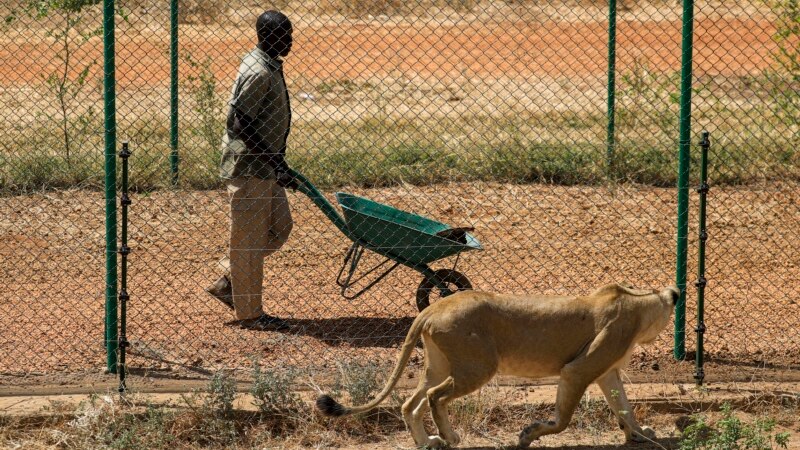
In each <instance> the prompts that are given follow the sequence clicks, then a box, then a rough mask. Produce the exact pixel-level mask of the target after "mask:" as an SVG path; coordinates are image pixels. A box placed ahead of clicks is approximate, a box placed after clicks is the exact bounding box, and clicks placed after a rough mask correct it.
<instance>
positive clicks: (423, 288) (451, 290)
mask: <svg viewBox="0 0 800 450" xmlns="http://www.w3.org/2000/svg"><path fill="white" fill-rule="evenodd" d="M435 273H436V276H437V277H438V278H439V279H440V280H442V281H444V284H446V285H447V293H445V294H444V295H441V294H442V293H441V291H440V290H439V289H438V288H437V287H436V282H435V281H434V279H433V277H428V278H425V279H424V280H422V283H420V284H419V287H418V288H417V309H419V310H420V312H422V310H423V309H425V308H427V307H428V306H430V304H431V297H432V296H434V297H436V298H443V297H447V296H448V295H452V294H455V293H456V292H458V291H466V290H470V289H472V283H470V282H469V278H467V276H466V275H464V274H463V273H461V272H458V271H456V270H453V269H439V270H437V271H436V272H435ZM439 296H441V297H439Z"/></svg>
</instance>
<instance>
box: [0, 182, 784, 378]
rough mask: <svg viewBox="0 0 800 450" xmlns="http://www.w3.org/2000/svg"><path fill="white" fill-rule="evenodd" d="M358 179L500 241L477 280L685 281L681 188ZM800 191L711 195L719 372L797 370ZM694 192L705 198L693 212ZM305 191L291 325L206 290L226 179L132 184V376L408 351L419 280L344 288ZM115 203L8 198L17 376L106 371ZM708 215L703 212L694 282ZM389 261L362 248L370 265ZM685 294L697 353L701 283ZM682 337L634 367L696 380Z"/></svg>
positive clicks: (401, 273) (1, 323) (288, 301)
mask: <svg viewBox="0 0 800 450" xmlns="http://www.w3.org/2000/svg"><path fill="white" fill-rule="evenodd" d="M353 192H354V193H356V194H359V195H364V196H366V197H368V198H370V199H373V200H376V201H379V202H382V203H386V204H390V205H393V206H396V207H399V208H401V209H405V210H408V211H413V212H416V213H420V214H423V215H427V216H429V217H433V218H435V219H438V220H441V221H443V222H445V223H448V224H451V225H453V226H465V225H469V226H474V227H475V229H476V231H475V235H476V236H477V237H478V239H479V240H480V241H481V243H482V245H483V247H484V249H485V250H483V251H474V252H468V253H464V254H462V256H461V258H460V260H459V261H458V268H459V270H461V271H463V272H464V273H465V274H466V275H467V276H468V277H469V279H470V280H471V281H472V284H473V285H474V287H475V288H477V289H489V290H494V291H500V292H543V293H587V292H588V291H590V290H591V289H592V288H594V287H595V286H598V285H601V284H604V283H608V282H614V281H628V282H631V283H632V284H634V285H638V286H664V285H667V284H670V283H673V282H674V275H673V274H674V270H675V268H674V267H673V265H674V260H675V257H674V251H675V232H676V230H675V226H676V225H675V224H676V221H675V211H676V199H675V192H674V190H673V189H657V188H649V187H638V186H621V187H615V188H605V187H558V186H546V185H536V186H519V185H501V184H491V183H489V184H486V183H477V184H448V185H440V186H430V187H422V188H420V187H413V186H408V185H405V186H400V187H396V188H391V189H375V190H361V189H356V190H353ZM798 199H800V186H796V185H765V186H760V187H751V188H745V187H737V188H720V189H714V190H713V191H712V194H711V196H710V200H709V201H710V204H711V205H713V206H711V207H710V208H709V233H710V236H711V238H710V241H709V247H708V262H707V278H708V279H709V280H710V285H709V288H708V289H707V293H706V299H707V300H706V301H707V304H706V314H707V315H706V325H707V327H708V332H707V333H706V347H707V350H708V351H709V353H710V357H711V359H712V362H711V364H710V365H709V367H708V368H707V370H706V372H707V376H708V377H709V379H715V378H717V379H724V378H726V377H728V378H730V377H737V376H738V377H745V378H746V377H752V376H754V375H756V374H759V373H761V374H764V375H766V374H767V373H772V375H769V376H776V377H777V378H780V377H781V376H783V377H789V378H790V377H791V374H792V373H794V371H793V370H792V368H793V367H794V368H796V367H797V365H798V363H800V359H799V358H800V334H798V333H797V331H796V330H797V329H798V328H800V327H799V325H800V323H799V322H800V312H798V308H799V307H800V306H798V305H797V298H798V292H800V284H798V280H800V253H798V252H796V251H792V249H793V248H794V246H795V245H796V243H794V242H788V241H787V240H786V236H787V235H786V232H787V230H792V229H795V227H797V226H798V223H799V222H800V207H799V206H798V205H800V201H798ZM696 200H697V199H696V198H695V196H694V195H693V196H692V209H691V210H692V211H696V207H697V205H696ZM290 202H291V205H292V214H293V216H294V218H295V222H296V224H295V228H294V231H293V232H292V236H291V238H290V240H289V242H288V243H287V245H286V246H285V248H284V249H283V250H282V251H281V252H279V253H277V254H276V255H274V256H273V257H272V258H270V259H269V261H268V263H267V264H266V275H265V307H266V309H267V311H269V312H270V313H273V314H277V315H280V316H282V317H286V318H287V319H288V320H289V321H290V323H291V324H292V325H293V329H292V330H290V331H288V332H283V333H278V332H255V331H243V330H240V329H238V328H236V327H234V326H231V325H230V324H229V323H230V321H231V320H232V319H233V317H232V316H231V314H230V313H229V311H228V310H227V309H225V308H224V307H222V306H221V305H219V304H218V303H217V301H216V300H214V299H213V298H211V297H209V296H208V295H207V294H205V293H204V292H203V288H204V287H205V286H207V285H208V284H209V283H210V282H211V281H212V280H214V279H215V278H216V277H218V276H219V274H220V273H221V268H220V266H219V264H218V260H219V259H220V258H221V257H222V256H223V253H224V251H225V240H226V234H227V227H228V217H227V207H226V200H225V194H224V193H223V192H216V191H212V192H182V191H178V192H166V191H164V192H153V193H138V194H135V195H134V196H133V206H132V209H131V217H130V238H129V239H130V246H131V247H132V249H133V253H132V254H131V256H130V262H129V269H128V270H129V279H128V290H129V293H130V295H131V300H130V303H129V306H128V338H129V340H130V341H131V342H132V348H131V349H130V353H131V356H130V368H131V371H132V372H133V374H134V375H142V376H144V377H145V378H149V379H155V380H159V379H173V380H176V381H177V382H178V383H181V382H188V380H191V379H198V378H199V379H207V377H208V374H209V373H210V371H213V370H215V369H218V368H245V369H246V368H247V367H250V362H249V359H251V358H257V359H259V360H261V361H262V363H265V364H270V365H274V366H278V367H283V366H296V367H301V368H311V369H312V370H313V371H314V372H315V373H317V374H323V375H324V374H326V373H327V374H330V372H331V371H333V370H335V368H336V363H337V362H340V361H347V360H353V359H356V360H360V361H365V360H370V361H379V360H387V359H388V360H393V359H394V358H393V355H394V353H395V347H396V345H397V344H398V343H399V342H401V340H402V338H403V336H404V335H405V331H406V329H407V327H408V325H409V324H410V322H411V320H413V317H415V315H416V308H415V306H414V292H415V290H416V287H417V285H418V283H419V282H420V280H421V276H420V275H419V274H418V273H416V272H414V271H412V270H409V269H406V268H401V269H398V270H397V271H395V272H394V273H392V274H391V275H389V276H388V277H387V278H386V279H384V280H383V281H382V282H381V283H380V284H379V285H377V286H376V287H375V288H374V289H373V290H371V291H369V292H368V293H367V294H366V295H364V296H362V297H360V298H358V299H356V300H351V301H348V300H345V299H343V298H342V297H340V295H339V289H338V288H337V287H336V285H335V283H334V280H335V277H336V275H337V273H338V270H339V267H340V266H341V263H342V258H343V255H344V254H345V251H346V250H347V248H348V245H349V243H348V241H347V240H346V238H345V237H344V236H343V235H342V234H341V233H340V232H339V231H338V230H337V229H336V228H335V227H334V226H333V225H332V224H331V223H330V222H329V221H328V220H327V219H326V218H325V217H324V216H323V215H322V214H321V213H320V211H319V210H318V209H317V208H316V207H314V206H313V205H312V204H311V203H310V201H309V200H308V199H306V198H304V197H302V195H301V194H296V193H292V194H290ZM102 207H103V201H102V194H101V193H100V192H90V191H65V192H51V193H47V194H33V195H28V196H17V197H8V198H2V199H0V231H1V232H0V255H2V260H3V264H2V265H1V266H0V285H3V286H13V289H6V290H4V291H3V293H2V295H1V296H0V348H3V349H4V351H3V352H2V357H0V373H2V374H3V375H2V378H0V380H1V381H0V382H2V384H4V385H6V386H10V387H13V386H18V387H20V388H23V389H24V386H31V385H36V384H39V385H42V384H51V385H52V384H56V385H58V384H74V383H80V382H81V380H88V383H89V384H91V383H92V382H93V381H97V380H98V379H97V378H96V377H100V376H101V373H102V370H103V367H104V361H105V356H104V350H103V305H104V272H103V267H104V263H103V261H104V252H103V242H104V240H103V233H104V225H103V215H102ZM695 222H696V217H695V216H694V213H692V217H691V220H690V223H691V224H692V226H691V229H690V234H689V236H690V247H689V248H690V249H691V250H690V252H691V257H690V258H689V260H690V262H692V264H691V265H690V268H689V274H690V276H689V280H690V284H691V282H692V280H693V279H694V278H695V276H694V275H693V274H694V273H695V266H694V263H693V261H694V259H695V258H694V254H695V253H694V252H695V251H696V250H695V249H696V236H697V230H696V229H695V226H694V223H695ZM378 260H379V259H378V258H377V257H375V256H374V255H371V256H369V257H365V261H363V262H362V264H363V265H362V267H364V268H366V267H368V264H369V263H374V262H376V261H378ZM453 263H454V261H453V259H452V258H451V259H450V260H448V261H441V262H440V263H437V264H434V267H451V266H452V265H453ZM757 274H765V276H766V279H765V278H756V275H757ZM688 292H689V294H688V299H689V308H688V312H687V317H688V318H689V319H688V321H689V323H688V325H687V332H688V335H687V341H688V349H689V350H690V351H691V350H692V348H693V346H694V344H693V341H694V339H693V335H694V333H692V330H693V328H694V320H695V319H694V317H695V315H694V307H693V305H694V303H695V302H694V296H695V290H694V288H693V286H690V287H689V291H688ZM671 347H672V330H667V331H665V333H664V335H663V336H662V338H661V339H659V340H658V341H657V342H656V343H655V344H654V345H653V346H651V347H649V349H648V350H647V351H646V352H642V353H640V354H638V355H637V356H636V358H635V360H634V363H633V366H632V368H631V369H632V370H634V371H639V373H640V374H641V376H642V377H643V379H644V380H647V379H651V380H652V379H662V378H663V379H664V380H665V381H666V380H668V379H683V380H686V381H690V380H691V373H692V371H693V370H692V368H691V365H690V364H688V363H684V364H676V363H672V362H671V360H672V356H671V354H672V351H671ZM690 355H691V354H690ZM416 363H419V361H418V360H417V361H416ZM659 369H660V370H659ZM770 370H771V371H773V372H770ZM670 377H672V378H670Z"/></svg>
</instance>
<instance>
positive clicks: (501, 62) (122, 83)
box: [0, 17, 775, 89]
mask: <svg viewBox="0 0 800 450" xmlns="http://www.w3.org/2000/svg"><path fill="white" fill-rule="evenodd" d="M618 33H619V34H618V43H617V46H618V50H617V52H618V61H617V69H618V70H619V71H621V72H624V71H625V70H627V69H629V68H630V67H631V66H632V64H633V62H634V60H636V59H638V60H640V61H641V62H646V63H647V64H648V66H649V67H650V69H651V70H657V71H665V72H674V71H677V70H679V69H680V33H681V23H680V21H679V20H659V21H655V20H653V21H624V20H623V21H620V22H619V23H618ZM774 33H775V28H774V26H773V24H772V23H771V22H770V21H768V20H767V19H758V18H755V19H750V18H734V17H723V18H714V19H709V18H700V20H698V22H697V24H696V25H695V36H696V37H695V71H696V73H697V74H710V75H724V76H731V75H746V74H751V73H755V72H760V71H763V70H764V69H765V68H767V67H769V64H770V63H771V58H770V57H769V55H770V53H771V51H773V50H774V49H775V44H774V42H773V41H772V36H773V35H774ZM9 41H10V42H7V43H6V44H5V45H3V49H2V50H0V84H2V85H4V86H9V87H10V86H15V85H16V86H19V85H26V84H30V83H39V82H41V74H42V73H51V72H53V71H54V70H55V66H54V64H55V63H56V61H55V60H54V58H53V57H52V53H51V49H50V47H49V44H48V43H46V42H45V41H30V40H15V39H13V33H12V34H9ZM180 41H181V46H182V52H184V54H188V53H191V54H192V55H193V56H194V57H195V59H196V60H203V59H205V56H206V55H208V56H210V57H211V58H212V59H213V69H214V71H215V73H216V75H217V78H218V79H221V80H227V79H230V78H232V77H233V75H234V74H235V72H236V68H237V66H238V63H239V60H240V57H241V55H242V54H243V52H245V51H247V50H248V49H249V48H251V47H252V46H253V41H252V37H251V36H250V30H249V29H215V31H208V30H205V29H203V28H200V27H184V28H182V29H181V36H180ZM168 43H169V39H168V35H167V34H165V33H163V32H161V33H152V32H147V33H141V34H138V33H137V34H135V35H134V34H133V33H131V35H125V34H120V36H119V37H118V39H117V77H118V85H119V87H120V88H121V89H125V88H128V87H136V88H143V87H148V86H162V85H165V84H166V83H168V81H169V60H168ZM74 57H75V58H77V59H78V60H80V61H95V62H97V64H96V65H95V66H94V67H93V71H92V76H93V77H99V76H100V75H101V70H102V65H101V64H100V62H101V61H102V42H101V41H100V40H99V39H95V40H94V41H93V44H91V45H86V46H83V47H81V49H80V50H79V51H78V52H77V53H76V54H75V56H74ZM606 63H607V24H606V23H604V22H588V23H584V22H574V23H570V22H554V21H548V22H542V23H534V22H523V21H517V22H499V23H497V22H492V23H488V24H485V26H484V25H480V24H463V25H454V24H450V25H438V24H421V25H390V24H360V25H359V24H352V25H351V24H346V25H336V26H334V25H329V26H317V27H308V28H300V29H299V30H298V31H297V33H296V42H295V46H294V50H293V53H292V55H291V57H290V58H289V59H288V61H287V69H286V70H287V78H289V79H290V80H291V79H298V78H303V79H306V80H328V79H350V80H353V79H368V78H372V77H387V76H405V77H422V78H426V79H430V78H434V79H437V80H443V81H452V80H456V79H459V78H460V77H466V78H481V79H494V78H501V77H506V78H507V77H511V78H525V77H530V76H547V77H565V78H576V77H577V78H581V77H594V76H601V75H603V74H604V73H605V72H606V70H607V66H606ZM76 67H78V68H77V69H76V75H77V71H79V70H80V69H81V68H82V67H83V65H77V66H76ZM187 72H188V70H186V65H185V63H182V70H181V73H182V74H183V76H186V74H187Z"/></svg>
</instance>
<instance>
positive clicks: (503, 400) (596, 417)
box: [0, 377, 798, 449]
mask: <svg viewBox="0 0 800 450" xmlns="http://www.w3.org/2000/svg"><path fill="white" fill-rule="evenodd" d="M214 383H215V382H212V383H210V384H209V387H208V389H207V390H206V391H205V392H195V393H192V394H190V395H184V396H182V398H181V400H180V401H178V402H175V403H169V402H166V403H158V404H157V403H152V402H150V401H148V400H147V397H146V396H140V395H136V394H132V395H128V396H127V397H125V398H123V399H120V398H119V397H117V396H115V395H106V396H92V397H90V398H88V399H87V400H85V401H83V402H82V403H81V404H80V405H79V406H78V407H77V408H76V407H69V406H66V405H64V404H59V403H51V404H50V406H48V407H47V408H45V409H44V410H42V411H39V412H38V413H37V414H34V415H33V416H30V417H16V418H13V419H12V418H0V446H4V447H8V448H52V447H58V448H115V449H128V448H130V449H133V448H148V449H175V448H181V449H194V448H239V449H257V448H309V447H310V448H322V447H325V448H328V447H358V448H361V447H362V446H366V447H369V448H395V446H396V445H398V443H403V442H406V441H410V438H409V437H408V436H407V434H408V433H407V431H406V430H405V427H404V425H403V423H402V420H401V419H400V417H399V412H398V408H397V406H396V405H395V406H390V407H388V408H383V409H380V410H377V411H376V412H374V413H372V414H369V415H364V416H359V417H348V418H344V419H329V418H325V417H323V416H321V415H320V414H318V413H317V412H316V411H315V410H314V408H313V407H312V406H311V405H310V404H307V403H304V402H298V403H294V404H293V406H292V407H291V408H287V409H283V410H281V411H271V412H269V413H267V412H264V411H260V412H257V411H253V410H252V409H241V408H239V407H237V408H234V407H233V405H234V404H233V402H234V401H235V400H237V399H236V398H235V397H232V396H231V395H229V394H228V392H229V390H228V389H227V388H226V387H225V383H226V382H225V379H224V377H222V378H217V381H216V385H215V384H214ZM220 387H222V388H221V389H220ZM523 390H524V388H523ZM518 392H520V390H515V389H508V388H505V389H503V388H500V387H498V386H497V385H493V384H490V385H488V386H485V387H484V388H483V389H482V390H481V391H480V392H478V393H476V394H473V395H470V396H467V397H464V398H462V399H459V400H457V401H456V402H455V403H454V404H453V405H452V406H451V408H450V417H451V420H452V422H453V424H454V427H455V429H456V431H457V432H458V433H460V434H461V436H462V439H463V440H464V441H466V442H470V443H473V442H481V443H489V446H490V447H497V446H501V445H503V444H507V443H508V442H509V441H511V440H513V433H514V432H516V431H517V430H518V429H520V428H522V427H524V426H526V425H528V424H529V423H530V422H531V421H532V420H543V419H548V418H549V417H550V415H551V414H552V405H545V404H526V403H524V402H520V401H519V399H518V398H516V395H515V393H518ZM284 394H291V395H294V396H298V395H297V394H296V393H291V392H286V393H284ZM304 394H308V393H304ZM239 396H240V394H236V397H239ZM305 397H309V396H308V395H305ZM298 398H299V396H298ZM238 400H241V398H239V399H238ZM707 400H708V401H707V402H706V406H705V407H704V408H703V409H700V410H687V411H686V413H663V412H662V413H658V412H655V411H654V410H652V409H650V408H648V407H647V405H646V404H637V405H636V411H634V413H635V414H636V416H637V420H639V421H640V423H648V424H656V425H657V427H658V428H659V435H660V436H662V438H661V439H659V442H658V443H656V444H655V447H653V448H676V447H677V446H678V445H679V444H680V445H681V448H705V447H703V444H704V443H703V442H702V441H698V440H696V439H697V435H694V434H693V435H688V436H691V437H692V438H693V439H695V441H692V442H688V441H687V442H682V443H681V442H679V440H678V439H677V438H672V439H664V438H663V436H665V435H670V434H671V432H670V430H673V429H674V428H675V427H676V428H677V430H675V431H676V432H681V431H683V430H684V429H685V428H686V427H687V426H689V425H690V424H692V423H697V421H698V419H699V418H700V417H702V418H703V419H702V420H703V421H704V423H706V424H708V430H707V432H706V434H705V435H704V436H706V437H708V436H710V435H712V434H713V433H714V432H716V430H722V429H724V427H728V428H730V427H731V421H730V417H731V416H730V415H729V414H728V413H727V412H726V411H727V409H726V408H727V406H725V405H726V404H724V403H722V401H716V402H715V401H713V398H712V397H708V398H707ZM727 404H728V405H732V407H733V410H734V413H735V417H736V420H737V422H735V423H734V424H733V425H735V426H737V427H741V428H739V429H748V427H752V425H751V424H755V425H758V424H764V423H774V424H775V429H774V430H772V431H770V436H772V435H773V434H776V433H778V432H785V431H786V430H792V429H794V428H796V427H797V420H798V419H797V417H798V416H797V412H798V400H797V397H796V396H788V397H787V396H786V395H775V394H766V393H765V394H763V395H757V396H750V397H747V398H745V399H742V400H741V401H738V402H734V403H727ZM237 405H239V406H241V401H240V402H239V403H237ZM672 409H680V405H678V404H675V405H673V406H672ZM726 420H727V422H726ZM430 425H431V423H430V421H428V426H430ZM762 431H763V430H762ZM618 435H619V436H618ZM620 436H621V434H620V433H619V431H618V429H617V425H616V419H615V418H613V416H612V415H611V413H610V411H609V410H608V407H607V406H606V405H605V402H604V401H601V400H599V399H597V398H590V397H588V396H587V397H585V398H584V400H583V401H582V402H581V404H580V406H579V408H578V409H577V410H576V412H575V415H574V417H573V420H572V423H571V425H570V427H569V428H568V429H567V431H565V432H564V433H563V434H562V435H559V436H554V437H552V438H548V441H547V442H548V443H552V442H553V440H561V441H563V442H570V443H573V444H574V443H575V442H589V443H591V444H590V446H594V445H598V446H601V447H603V448H605V446H607V445H608V444H609V442H616V438H619V437H620ZM770 436H767V435H766V434H763V435H762V437H770ZM733 442H734V441H731V443H730V445H734V443H733ZM399 445H401V446H404V444H399ZM612 445H614V444H612ZM366 447H365V448H366ZM487 448H488V447H487ZM648 448H650V447H648ZM715 448H717V447H715ZM719 448H721V447H719ZM729 448H744V447H735V446H731V447H729ZM748 448H750V447H748ZM754 448H756V447H754ZM757 448H762V447H757ZM766 448H770V447H766ZM791 448H796V447H791Z"/></svg>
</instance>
